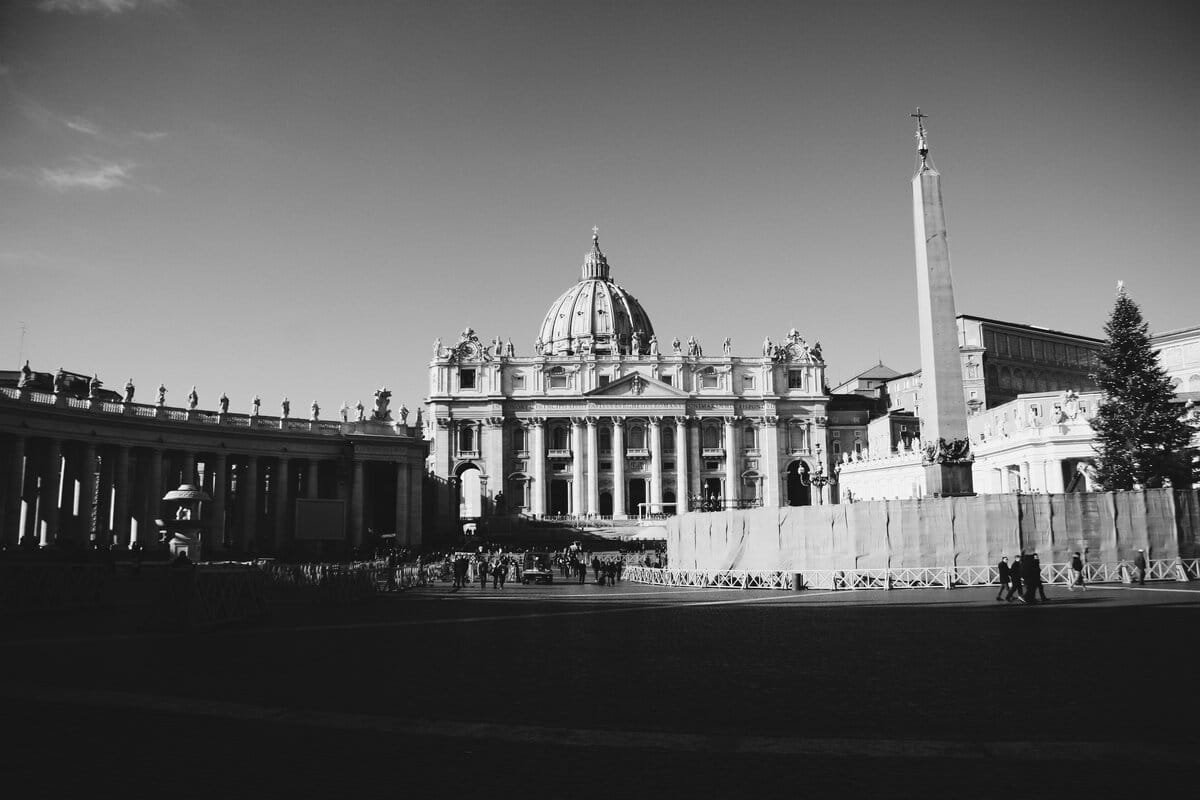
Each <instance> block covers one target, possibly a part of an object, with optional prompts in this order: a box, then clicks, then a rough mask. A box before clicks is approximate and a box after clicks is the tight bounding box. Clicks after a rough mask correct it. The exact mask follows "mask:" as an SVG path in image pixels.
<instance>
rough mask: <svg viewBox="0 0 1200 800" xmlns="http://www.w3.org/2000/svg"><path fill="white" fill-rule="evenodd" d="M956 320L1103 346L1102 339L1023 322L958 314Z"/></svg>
mask: <svg viewBox="0 0 1200 800" xmlns="http://www.w3.org/2000/svg"><path fill="white" fill-rule="evenodd" d="M958 319H973V320H976V321H978V322H990V323H991V324H993V325H1004V326H1005V327H1008V328H1023V329H1025V330H1027V331H1037V332H1038V333H1052V334H1054V335H1055V336H1066V337H1069V338H1071V339H1086V340H1087V341H1089V342H1095V343H1096V344H1105V340H1104V339H1097V338H1096V337H1095V336H1084V335H1082V334H1079V333H1067V332H1066V331H1058V330H1055V329H1053V328H1044V327H1042V326H1040V325H1030V324H1028V323H1025V322H1006V321H1005V320H1002V319H992V318H990V317H977V316H975V315H974V314H959V315H958Z"/></svg>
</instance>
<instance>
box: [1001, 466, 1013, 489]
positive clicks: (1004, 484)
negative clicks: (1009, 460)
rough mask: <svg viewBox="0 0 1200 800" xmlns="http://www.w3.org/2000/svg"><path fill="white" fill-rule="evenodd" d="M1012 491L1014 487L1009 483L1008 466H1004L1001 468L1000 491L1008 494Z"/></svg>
mask: <svg viewBox="0 0 1200 800" xmlns="http://www.w3.org/2000/svg"><path fill="white" fill-rule="evenodd" d="M1011 491H1012V489H1011V488H1010V487H1009V485H1008V467H1007V466H1003V467H1001V468H1000V493H1001V494H1008V493H1009V492H1011Z"/></svg>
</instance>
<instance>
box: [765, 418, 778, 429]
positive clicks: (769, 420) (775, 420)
mask: <svg viewBox="0 0 1200 800" xmlns="http://www.w3.org/2000/svg"><path fill="white" fill-rule="evenodd" d="M761 420H762V427H764V428H768V427H772V426H775V425H778V424H779V417H776V416H774V415H768V416H763V417H761Z"/></svg>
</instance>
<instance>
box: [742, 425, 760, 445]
mask: <svg viewBox="0 0 1200 800" xmlns="http://www.w3.org/2000/svg"><path fill="white" fill-rule="evenodd" d="M742 446H743V447H744V448H745V449H746V450H756V449H758V428H756V427H754V426H753V425H747V426H746V430H745V431H744V432H743V434H742Z"/></svg>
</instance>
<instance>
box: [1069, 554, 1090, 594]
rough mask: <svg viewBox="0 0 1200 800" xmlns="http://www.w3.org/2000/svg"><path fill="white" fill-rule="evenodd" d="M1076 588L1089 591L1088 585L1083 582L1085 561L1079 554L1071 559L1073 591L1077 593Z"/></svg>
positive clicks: (1071, 587)
mask: <svg viewBox="0 0 1200 800" xmlns="http://www.w3.org/2000/svg"><path fill="white" fill-rule="evenodd" d="M1076 586H1078V587H1079V588H1080V589H1082V590H1083V591H1085V592H1086V591H1087V584H1085V583H1084V582H1083V559H1082V558H1081V557H1080V555H1079V553H1078V552H1076V553H1075V555H1074V556H1072V557H1071V586H1070V589H1071V591H1075V587H1076Z"/></svg>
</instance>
